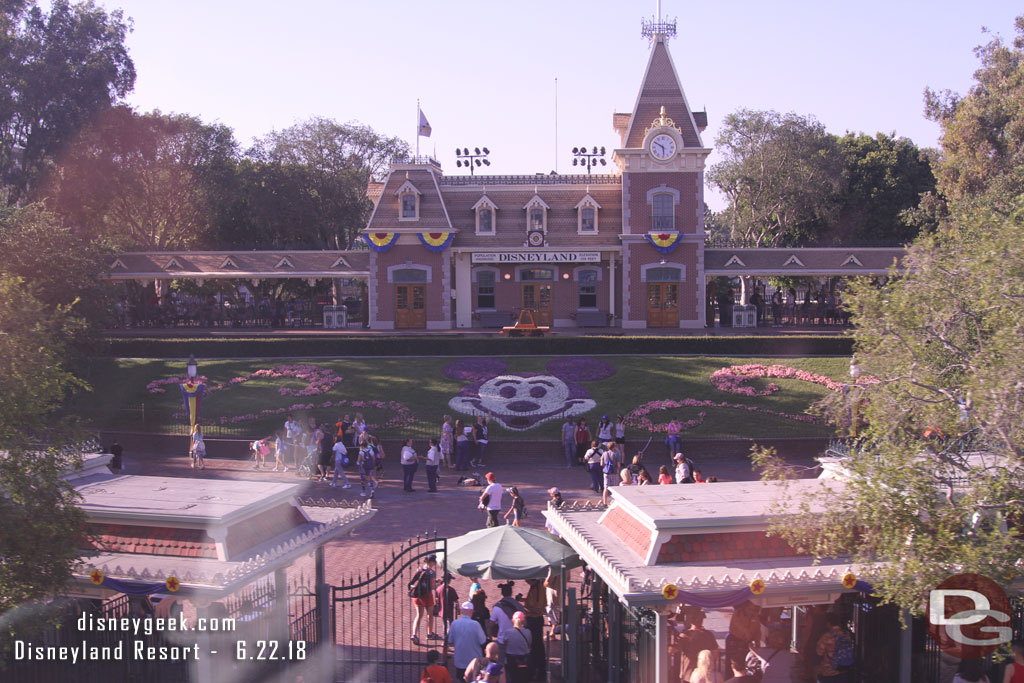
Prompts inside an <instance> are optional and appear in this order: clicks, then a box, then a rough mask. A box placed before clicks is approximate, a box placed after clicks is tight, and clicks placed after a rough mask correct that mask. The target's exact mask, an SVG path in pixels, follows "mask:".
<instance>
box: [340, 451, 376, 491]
mask: <svg viewBox="0 0 1024 683" xmlns="http://www.w3.org/2000/svg"><path fill="white" fill-rule="evenodd" d="M338 443H341V442H340V441H339V442H338ZM356 465H357V466H358V468H359V483H360V485H361V486H362V489H363V490H362V492H361V493H360V494H359V495H360V496H362V497H364V498H365V497H366V496H369V497H370V498H373V494H374V492H375V491H376V490H377V474H376V473H377V457H376V455H375V453H374V449H373V444H371V443H369V440H367V442H366V443H365V445H364V446H363V447H362V448H360V449H359V456H358V458H357V460H356Z"/></svg>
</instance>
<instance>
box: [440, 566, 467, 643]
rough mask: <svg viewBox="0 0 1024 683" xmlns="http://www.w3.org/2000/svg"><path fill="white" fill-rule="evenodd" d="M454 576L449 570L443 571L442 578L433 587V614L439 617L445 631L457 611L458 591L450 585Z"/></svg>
mask: <svg viewBox="0 0 1024 683" xmlns="http://www.w3.org/2000/svg"><path fill="white" fill-rule="evenodd" d="M454 578H455V577H454V576H452V575H451V573H450V572H445V573H444V580H443V581H439V582H438V583H437V588H435V589H434V616H435V617H441V621H442V623H443V624H444V630H445V631H447V630H449V628H450V627H451V625H452V621H453V620H454V619H455V615H456V614H457V613H458V607H459V593H458V591H456V590H455V588H453V587H452V580H453V579H454ZM470 607H472V605H470Z"/></svg>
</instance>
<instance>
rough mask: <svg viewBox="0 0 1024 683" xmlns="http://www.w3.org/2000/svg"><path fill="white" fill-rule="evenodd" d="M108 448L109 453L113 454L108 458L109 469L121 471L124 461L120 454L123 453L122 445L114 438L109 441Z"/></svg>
mask: <svg viewBox="0 0 1024 683" xmlns="http://www.w3.org/2000/svg"><path fill="white" fill-rule="evenodd" d="M108 450H109V451H110V454H111V455H112V456H114V457H112V458H111V459H110V469H112V470H117V471H118V472H123V471H124V461H122V460H121V456H123V455H124V446H122V445H121V444H120V443H118V441H117V439H114V440H113V441H112V442H111V443H110V448H109V449H108Z"/></svg>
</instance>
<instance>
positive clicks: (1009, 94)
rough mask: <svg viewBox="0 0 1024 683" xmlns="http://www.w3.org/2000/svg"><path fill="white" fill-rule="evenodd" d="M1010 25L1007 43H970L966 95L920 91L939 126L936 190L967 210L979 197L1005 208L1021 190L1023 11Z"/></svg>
mask: <svg viewBox="0 0 1024 683" xmlns="http://www.w3.org/2000/svg"><path fill="white" fill-rule="evenodd" d="M1016 30H1017V36H1016V37H1015V38H1014V40H1013V44H1012V46H1011V45H1007V44H1005V43H1004V42H1003V40H1002V39H1001V38H998V37H996V38H993V39H992V40H991V41H990V42H989V43H987V44H985V45H982V46H980V47H978V48H976V49H975V54H976V55H977V56H978V58H979V59H980V60H981V67H980V68H979V69H978V70H977V71H975V72H974V79H975V83H974V85H973V86H972V87H971V89H970V90H969V91H968V93H967V95H965V96H961V95H958V94H956V93H952V92H950V91H948V90H946V91H942V92H935V91H933V90H931V89H928V90H927V91H925V102H926V107H925V113H926V115H927V116H928V118H930V119H931V120H933V121H937V122H938V123H939V125H940V126H942V137H941V144H942V157H941V163H940V164H939V166H938V168H937V175H938V181H939V190H940V191H941V192H942V194H943V195H944V196H945V197H947V198H948V199H949V200H950V201H952V202H955V203H957V204H958V205H959V206H960V208H962V209H965V210H967V211H970V209H971V207H972V206H974V205H975V202H976V200H979V199H980V200H981V201H982V203H986V202H987V203H989V204H990V205H992V206H995V207H997V208H999V210H1000V211H1002V212H1004V213H1008V212H1009V211H1010V210H1011V209H1012V207H1013V198H1014V197H1017V196H1019V195H1020V194H1021V193H1022V192H1024V15H1022V16H1019V17H1017V20H1016ZM983 196H984V199H982V197H983Z"/></svg>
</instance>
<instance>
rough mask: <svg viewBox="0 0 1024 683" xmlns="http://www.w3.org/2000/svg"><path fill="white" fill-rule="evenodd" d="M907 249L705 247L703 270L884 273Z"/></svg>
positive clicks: (803, 274) (749, 273) (777, 273)
mask: <svg viewBox="0 0 1024 683" xmlns="http://www.w3.org/2000/svg"><path fill="white" fill-rule="evenodd" d="M906 253H907V252H906V249H903V248H900V247H896V248H890V247H886V248H878V247H871V248H869V247H861V248H851V247H834V248H799V249H776V248H771V249H769V248H759V249H719V248H715V249H705V250H704V274H705V275H707V276H710V277H717V276H719V275H726V276H731V277H742V276H755V275H756V276H762V277H763V276H771V275H775V276H780V275H781V276H784V275H794V276H799V277H806V276H825V275H830V276H834V275H885V274H886V273H887V272H888V270H889V268H890V267H892V265H893V264H894V263H897V264H898V263H899V262H900V261H902V259H903V257H904V256H905V255H906Z"/></svg>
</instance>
